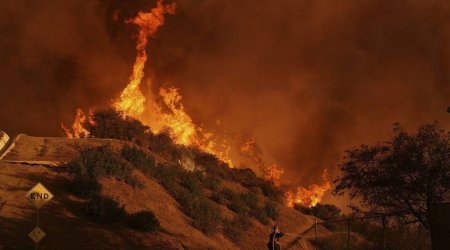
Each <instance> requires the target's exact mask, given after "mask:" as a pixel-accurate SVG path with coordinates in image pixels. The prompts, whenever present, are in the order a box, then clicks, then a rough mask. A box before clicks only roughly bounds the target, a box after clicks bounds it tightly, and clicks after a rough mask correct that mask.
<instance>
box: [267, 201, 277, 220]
mask: <svg viewBox="0 0 450 250" xmlns="http://www.w3.org/2000/svg"><path fill="white" fill-rule="evenodd" d="M264 209H265V210H266V214H267V216H269V217H270V218H271V219H273V220H276V219H277V218H278V216H279V209H278V204H277V203H276V202H273V201H267V202H266V204H265V206H264Z"/></svg>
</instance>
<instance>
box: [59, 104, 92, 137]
mask: <svg viewBox="0 0 450 250" xmlns="http://www.w3.org/2000/svg"><path fill="white" fill-rule="evenodd" d="M89 122H90V123H92V120H91V119H90V117H89ZM85 123H86V115H85V114H84V112H83V110H82V109H77V115H76V116H75V121H74V122H73V124H72V127H71V129H72V131H73V132H72V131H71V130H70V129H69V128H66V126H64V124H63V123H62V122H61V128H62V129H63V130H64V132H65V133H66V136H67V137H69V138H85V137H88V136H89V131H88V130H87V129H86V128H85V127H84V124H85Z"/></svg>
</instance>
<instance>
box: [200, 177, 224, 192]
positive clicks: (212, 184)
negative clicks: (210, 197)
mask: <svg viewBox="0 0 450 250" xmlns="http://www.w3.org/2000/svg"><path fill="white" fill-rule="evenodd" d="M202 182H203V186H204V187H206V188H208V189H209V190H211V191H218V190H219V189H220V182H221V179H220V178H219V177H217V176H214V175H207V176H204V178H203V180H202Z"/></svg>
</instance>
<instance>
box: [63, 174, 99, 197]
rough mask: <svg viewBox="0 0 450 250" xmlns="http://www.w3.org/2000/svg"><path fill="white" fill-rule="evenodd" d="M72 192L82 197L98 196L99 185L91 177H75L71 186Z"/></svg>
mask: <svg viewBox="0 0 450 250" xmlns="http://www.w3.org/2000/svg"><path fill="white" fill-rule="evenodd" d="M70 187H71V189H72V192H73V193H75V194H77V195H81V196H83V197H89V196H93V195H96V194H100V189H101V186H100V183H99V182H98V181H97V179H95V178H92V177H83V176H75V178H74V180H73V182H72V185H71V186H70Z"/></svg>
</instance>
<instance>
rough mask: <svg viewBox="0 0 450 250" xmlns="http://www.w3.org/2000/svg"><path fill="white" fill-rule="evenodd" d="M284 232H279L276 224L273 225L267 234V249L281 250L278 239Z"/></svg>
mask: <svg viewBox="0 0 450 250" xmlns="http://www.w3.org/2000/svg"><path fill="white" fill-rule="evenodd" d="M283 235H284V233H282V232H280V229H279V228H278V226H276V225H275V226H274V227H273V232H272V233H271V234H270V236H269V242H268V243H267V247H268V248H269V250H281V245H280V242H279V239H280V238H281V237H283Z"/></svg>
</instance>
